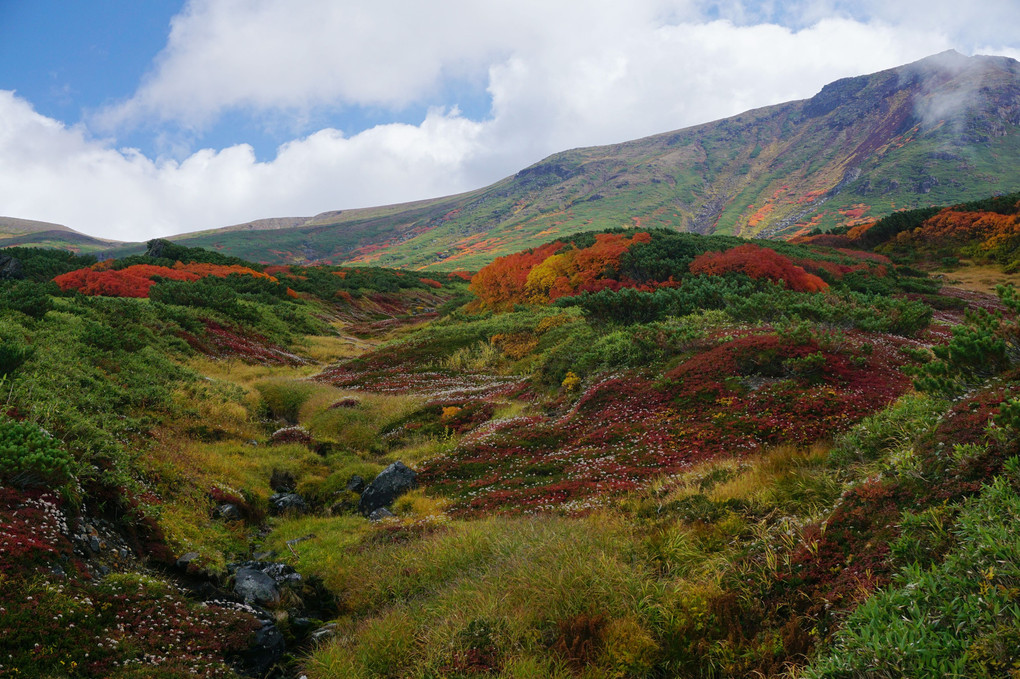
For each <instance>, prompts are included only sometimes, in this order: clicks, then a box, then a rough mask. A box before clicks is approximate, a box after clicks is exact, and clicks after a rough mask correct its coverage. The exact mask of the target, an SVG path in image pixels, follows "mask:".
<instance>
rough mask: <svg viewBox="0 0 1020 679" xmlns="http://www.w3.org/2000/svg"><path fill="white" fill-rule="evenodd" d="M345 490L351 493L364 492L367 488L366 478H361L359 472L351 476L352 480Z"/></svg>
mask: <svg viewBox="0 0 1020 679" xmlns="http://www.w3.org/2000/svg"><path fill="white" fill-rule="evenodd" d="M344 490H346V491H348V492H350V493H359V494H360V493H362V492H364V490H365V479H363V478H361V477H360V476H358V475H357V474H355V475H354V476H352V477H351V480H350V481H348V482H347V486H346V487H345V488H344Z"/></svg>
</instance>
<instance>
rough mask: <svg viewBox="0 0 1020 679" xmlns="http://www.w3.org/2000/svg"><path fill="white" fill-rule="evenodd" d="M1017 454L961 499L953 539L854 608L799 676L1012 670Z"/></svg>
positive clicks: (1016, 648) (1016, 637)
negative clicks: (940, 553) (939, 553)
mask: <svg viewBox="0 0 1020 679" xmlns="http://www.w3.org/2000/svg"><path fill="white" fill-rule="evenodd" d="M1018 481H1020V460H1018V459H1017V458H1013V459H1011V460H1010V461H1009V462H1007V464H1006V474H1005V475H1003V476H1000V477H998V478H996V479H995V480H994V481H992V483H991V484H990V485H989V486H987V487H986V488H985V489H984V491H983V492H982V493H981V494H980V495H979V496H977V497H975V498H974V499H972V500H971V501H969V502H967V503H966V505H965V506H964V508H963V510H962V512H961V514H960V517H959V519H958V522H957V525H956V528H955V530H954V533H955V537H956V539H957V540H958V546H957V547H956V548H955V549H954V550H953V551H952V552H950V554H949V555H948V556H947V558H946V560H945V561H944V562H943V563H941V564H939V565H937V566H934V567H932V568H930V569H925V568H922V567H920V566H918V565H916V564H915V565H911V566H908V567H906V568H904V569H903V570H902V571H901V572H900V573H899V575H898V576H897V578H896V580H895V581H894V583H893V586H892V587H890V588H889V589H887V590H885V591H882V592H879V593H878V594H876V595H875V596H874V597H872V598H870V599H869V600H868V601H866V602H865V603H864V604H863V605H862V606H861V607H860V608H858V609H857V610H856V611H855V612H854V613H853V614H852V615H851V616H850V618H849V619H848V620H847V621H846V624H845V625H844V626H843V628H842V630H841V631H840V632H839V633H838V634H837V635H836V639H835V643H834V644H833V646H832V648H831V649H829V650H828V651H826V652H825V653H823V654H822V655H821V656H820V657H819V658H818V660H817V661H816V662H815V663H814V664H813V665H812V666H811V667H810V668H809V669H808V670H807V671H806V672H805V673H804V675H803V676H804V677H805V678H806V679H823V678H825V679H828V678H832V679H835V678H837V677H839V678H841V679H843V678H850V677H862V678H863V677H869V678H872V677H880V678H881V677H975V678H977V677H1013V676H1016V675H1017V672H1020V534H1018V533H1017V532H1016V525H1017V522H1020V493H1018V492H1017V483H1018Z"/></svg>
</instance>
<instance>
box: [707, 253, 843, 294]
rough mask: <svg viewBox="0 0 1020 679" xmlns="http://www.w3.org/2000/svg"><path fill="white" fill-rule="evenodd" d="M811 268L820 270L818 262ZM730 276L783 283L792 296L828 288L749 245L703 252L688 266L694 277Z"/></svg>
mask: <svg viewBox="0 0 1020 679" xmlns="http://www.w3.org/2000/svg"><path fill="white" fill-rule="evenodd" d="M815 264H816V265H817V266H824V265H823V263H821V262H816V263H815ZM825 264H828V262H826V263H825ZM833 266H834V267H838V265H833ZM730 272H737V273H743V274H747V275H748V276H749V277H751V278H753V279H756V280H760V279H767V280H770V281H773V282H776V283H784V284H785V285H786V287H787V288H788V289H790V290H793V291H795V292H821V291H824V290H826V289H828V287H829V286H828V284H827V283H826V282H825V281H823V280H822V279H821V278H819V277H818V276H816V275H814V274H811V273H808V272H807V271H805V270H804V268H803V267H802V266H797V264H795V263H794V262H793V261H792V260H791V259H790V258H789V257H785V256H783V255H781V254H779V253H778V252H776V251H775V250H770V249H769V248H763V247H759V246H757V245H753V244H750V243H748V244H747V245H738V246H737V247H735V248H730V249H729V250H726V251H724V252H706V253H705V254H703V255H699V256H698V257H697V258H696V259H695V260H694V261H693V262H691V273H694V274H704V275H707V276H718V275H720V274H724V273H730Z"/></svg>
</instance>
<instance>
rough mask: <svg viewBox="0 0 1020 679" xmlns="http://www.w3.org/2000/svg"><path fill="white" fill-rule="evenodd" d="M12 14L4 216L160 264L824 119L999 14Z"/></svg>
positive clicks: (1, 119) (470, 7) (257, 5)
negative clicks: (690, 136)
mask: <svg viewBox="0 0 1020 679" xmlns="http://www.w3.org/2000/svg"><path fill="white" fill-rule="evenodd" d="M972 4H973V5H979V6H975V7H967V6H964V5H963V4H961V3H958V2H955V0H954V1H953V2H949V1H948V0H927V1H924V2H922V1H921V0H899V1H898V2H888V1H879V0H857V1H854V2H850V1H844V0H790V1H786V2H778V1H772V2H770V1H760V2H745V1H741V0H719V1H712V0H626V1H625V0H556V1H553V0H512V1H511V0H486V2H478V1H477V0H434V1H433V2H428V3H422V2H421V1H420V0H379V1H378V2H375V3H366V2H363V1H353V0H191V1H189V2H183V1H181V0H177V1H170V0H145V1H144V2H138V1H137V0H132V1H127V0H90V1H89V2H84V1H78V0H71V1H68V0H64V1H60V2H58V1H56V0H0V215H3V216H9V217H20V218H25V219H37V220H42V221H52V222H57V223H61V224H65V225H67V226H70V227H72V228H75V229H77V230H79V231H83V232H85V233H89V234H91V235H96V236H101V237H108V238H116V239H121V240H144V239H146V238H151V237H153V236H157V235H169V234H172V233H180V232H185V231H193V230H198V229H205V228H214V227H218V226H226V225H228V224H233V223H241V222H245V221H249V220H252V219H258V218H263V217H276V216H311V215H314V214H316V213H318V212H322V211H326V210H336V209H347V208H355V207H365V206H371V205H380V204H388V203H395V202H403V201H409V200H417V199H420V198H427V197H433V196H439V195H446V194H450V193H456V192H460V191H465V190H469V189H473V188H477V187H480V186H484V185H486V184H488V183H491V182H493V181H495V180H498V179H499V178H501V177H504V176H506V175H509V174H512V173H513V172H516V171H517V170H519V169H521V168H522V167H525V166H527V165H529V164H531V163H533V162H536V161H538V160H540V159H541V158H543V157H544V156H546V155H548V154H550V153H554V152H556V151H559V150H563V149H567V148H572V147H577V146H587V145H595V144H606V143H613V142H619V141H625V140H628V139H634V138H638V137H641V136H645V135H648V134H653V133H656V132H663V131H667V130H672V129H677V128H681V127H686V126H689V125H693V124H698V123H701V122H706V121H709V120H714V119H717V118H721V117H725V116H728V115H734V114H736V113H739V112H741V111H743V110H747V109H749V108H754V107H758V106H764V105H768V104H774V103H779V102H782V101H788V100H791V99H798V98H805V97H809V96H811V95H812V94H814V93H815V92H817V91H818V89H819V88H821V86H822V85H824V84H826V83H828V82H830V81H832V80H834V79H836V78H840V77H845V76H848V75H856V74H861V73H869V72H873V71H877V70H881V69H883V68H890V67H893V66H897V65H900V64H903V63H907V62H909V61H913V60H916V59H919V58H922V57H924V56H927V55H929V54H933V53H936V52H939V51H943V50H945V49H950V48H952V49H956V50H958V51H960V52H963V53H964V54H978V53H981V54H989V53H991V54H1004V55H1007V56H1012V57H1014V58H1017V57H1020V34H1018V32H1017V31H1016V30H1015V27H1016V26H1017V25H1020V2H1018V1H1017V0H985V1H984V2H982V3H972Z"/></svg>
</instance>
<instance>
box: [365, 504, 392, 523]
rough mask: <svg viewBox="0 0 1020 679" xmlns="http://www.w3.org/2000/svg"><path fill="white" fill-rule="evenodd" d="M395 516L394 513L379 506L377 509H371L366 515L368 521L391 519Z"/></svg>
mask: <svg viewBox="0 0 1020 679" xmlns="http://www.w3.org/2000/svg"><path fill="white" fill-rule="evenodd" d="M394 517H396V514H394V513H393V512H391V511H390V510H388V509H386V508H385V507H379V509H374V510H372V513H371V514H369V515H368V520H369V521H382V520H383V519H392V518H394Z"/></svg>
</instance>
